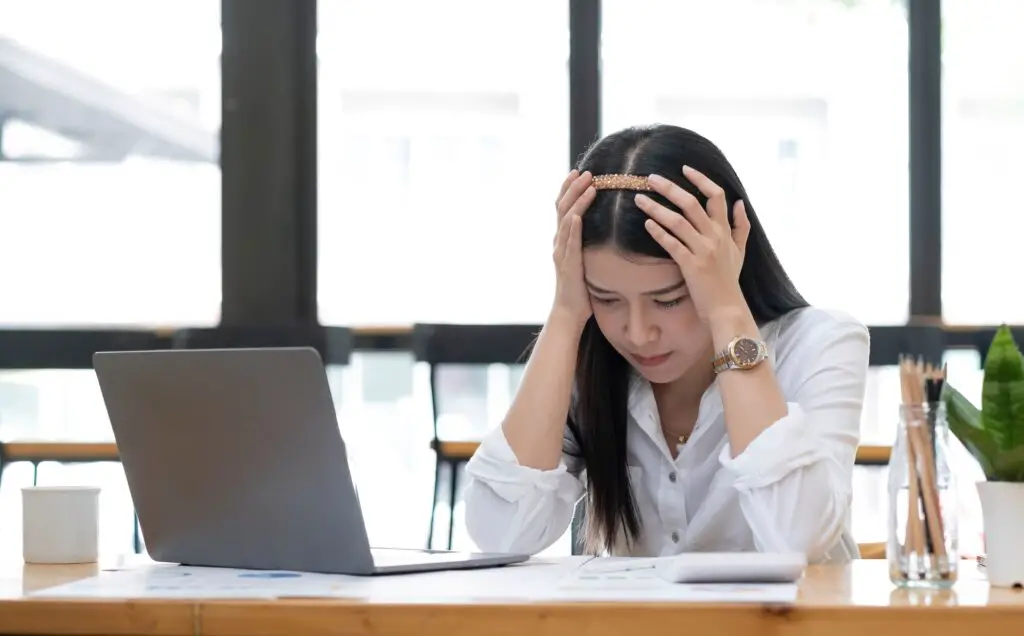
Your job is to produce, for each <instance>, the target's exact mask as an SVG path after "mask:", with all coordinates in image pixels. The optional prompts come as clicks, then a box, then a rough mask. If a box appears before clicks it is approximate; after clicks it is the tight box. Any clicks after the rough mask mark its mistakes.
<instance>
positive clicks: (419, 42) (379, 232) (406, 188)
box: [318, 0, 569, 324]
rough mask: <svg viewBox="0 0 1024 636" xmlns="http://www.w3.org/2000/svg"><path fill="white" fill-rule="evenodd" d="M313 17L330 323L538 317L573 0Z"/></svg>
mask: <svg viewBox="0 0 1024 636" xmlns="http://www.w3.org/2000/svg"><path fill="white" fill-rule="evenodd" d="M396 15H400V16H401V19H400V20H396V19H395V16H396ZM319 24H320V27H319V28H320V38H319V44H318V48H319V50H320V57H321V65H320V76H319V77H320V86H319V94H320V115H319V126H320V136H319V139H320V142H319V147H320V177H319V183H320V193H319V201H320V219H319V233H320V240H319V241H320V245H319V252H318V255H319V262H320V265H319V267H320V269H319V281H320V285H319V286H320V291H319V304H320V319H321V321H322V322H324V323H328V324H403V323H412V322H416V321H420V322H428V321H454V322H483V323H486V322H525V323H532V322H539V321H541V320H543V318H544V316H545V315H546V313H547V309H548V307H549V306H550V302H551V297H552V294H553V293H554V275H553V271H552V266H551V241H552V238H553V236H554V231H555V227H554V226H555V223H554V210H553V201H554V198H555V196H556V195H557V193H558V187H559V185H560V184H561V182H562V180H563V179H564V177H565V173H566V172H568V169H569V166H568V163H569V162H568V146H569V141H568V139H569V131H568V127H569V126H568V66H567V64H568V7H567V4H566V2H565V0H561V1H559V2H551V1H550V0H529V1H527V2H520V3H515V4H506V5H501V6H496V5H493V4H490V3H479V2H472V1H471V0H441V1H440V2H431V3H412V2H399V1H398V0H382V1H378V2H357V1H355V0H321V2H320V15H319Z"/></svg>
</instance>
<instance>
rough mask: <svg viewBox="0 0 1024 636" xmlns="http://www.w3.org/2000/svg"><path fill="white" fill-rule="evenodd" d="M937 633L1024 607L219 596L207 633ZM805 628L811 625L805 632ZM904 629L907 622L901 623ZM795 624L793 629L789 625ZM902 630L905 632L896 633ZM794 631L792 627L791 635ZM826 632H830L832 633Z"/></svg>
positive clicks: (1020, 612)
mask: <svg viewBox="0 0 1024 636" xmlns="http://www.w3.org/2000/svg"><path fill="white" fill-rule="evenodd" d="M911 619H912V620H914V621H915V626H919V627H921V628H925V629H927V630H928V631H929V633H931V634H947V633H950V634H951V633H958V632H959V633H963V630H964V628H965V627H966V626H970V627H971V629H975V630H976V629H979V628H998V629H1008V628H1010V627H1012V626H1019V625H1020V624H1022V623H1021V621H1024V606H1013V605H1007V606H993V607H918V606H900V607H885V606H876V607H849V606H843V605H832V606H830V605H799V604H794V605H790V604H782V605H764V604H717V603H716V604H711V603H663V602H643V603H608V602H572V603H565V602H522V601H514V602H510V603H508V604H498V603H495V602H485V603H481V604H453V603H445V604H410V603H372V604H369V603H360V602H358V601H355V602H353V601H352V600H345V599H339V600H323V599H309V600H298V599H296V600H290V601H286V602H278V603H272V604H266V603H262V604H261V603H247V602H239V601H223V602H215V601H211V602H208V603H204V604H203V605H202V609H201V621H202V633H203V634H204V635H210V636H242V635H246V636H249V635H252V636H278V635H280V634H303V635H307V634H308V635H310V636H317V635H319V634H325V635H326V634H339V633H340V634H373V635H374V636H385V635H391V634H394V635H398V634H423V635H425V636H447V635H449V634H463V633H485V632H487V631H488V629H491V628H493V626H495V625H500V626H501V630H500V631H501V633H509V634H516V633H529V634H531V636H545V635H551V636H568V635H569V634H587V635H588V636H606V635H607V636H621V635H622V634H623V633H642V634H649V633H650V634H653V633H661V632H665V631H668V629H667V626H669V625H675V626H679V625H686V633H687V634H690V635H695V634H705V633H707V634H721V633H742V634H776V633H780V632H779V630H780V629H786V630H789V629H793V630H794V631H793V633H818V631H817V630H828V631H829V632H830V633H836V634H853V633H855V632H854V631H853V628H854V626H856V627H857V632H856V633H861V632H862V631H863V630H864V629H866V628H868V627H870V628H872V629H877V630H879V634H890V633H892V634H903V633H905V629H906V622H905V621H907V620H911ZM797 625H799V626H801V627H803V628H804V629H805V630H806V631H804V629H798V628H796V626H797ZM901 625H902V626H901ZM783 626H785V627H783ZM894 626H896V627H898V628H899V629H898V630H895V631H894V630H893V627H894ZM787 633H789V632H788V631H787ZM822 633H824V632H822Z"/></svg>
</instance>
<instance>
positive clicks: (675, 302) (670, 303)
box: [654, 296, 686, 309]
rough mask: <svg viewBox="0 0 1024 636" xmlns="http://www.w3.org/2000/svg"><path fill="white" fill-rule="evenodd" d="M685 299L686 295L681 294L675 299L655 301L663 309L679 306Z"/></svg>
mask: <svg viewBox="0 0 1024 636" xmlns="http://www.w3.org/2000/svg"><path fill="white" fill-rule="evenodd" d="M684 300H686V296H680V297H679V298H675V299H673V300H656V301H654V302H655V303H657V304H658V306H659V307H661V308H663V309H671V308H672V307H678V306H679V304H680V303H682V302H683V301H684Z"/></svg>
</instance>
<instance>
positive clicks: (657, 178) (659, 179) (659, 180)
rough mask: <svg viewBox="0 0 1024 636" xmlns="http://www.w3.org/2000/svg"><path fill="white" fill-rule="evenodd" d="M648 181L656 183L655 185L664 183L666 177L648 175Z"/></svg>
mask: <svg viewBox="0 0 1024 636" xmlns="http://www.w3.org/2000/svg"><path fill="white" fill-rule="evenodd" d="M647 180H648V181H654V182H655V183H664V181H665V177H663V176H661V175H660V174H651V175H647Z"/></svg>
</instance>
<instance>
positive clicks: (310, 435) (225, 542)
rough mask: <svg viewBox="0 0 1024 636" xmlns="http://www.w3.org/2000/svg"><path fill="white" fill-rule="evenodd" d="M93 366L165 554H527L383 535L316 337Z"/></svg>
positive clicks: (202, 557)
mask: <svg viewBox="0 0 1024 636" xmlns="http://www.w3.org/2000/svg"><path fill="white" fill-rule="evenodd" d="M93 366H94V368H95V370H96V376H97V379H98V380H99V385H100V389H101V391H102V394H103V401H104V402H105V404H106V408H107V413H108V414H109V417H110V423H111V426H112V428H113V431H114V438H115V440H116V442H117V448H118V451H119V453H120V456H121V462H122V464H123V465H124V472H125V476H126V477H127V480H128V487H129V490H130V491H131V496H132V499H133V501H134V503H135V508H136V512H137V514H138V517H139V524H140V526H141V529H142V532H143V535H144V537H145V541H146V547H147V550H148V551H149V554H150V556H151V557H152V558H153V559H155V560H157V561H163V562H168V563H180V564H183V565H192V566H212V567H230V568H243V569H255V570H288V571H297V572H323V573H331V574H355V575H375V574H392V573H406V572H427V571H434V570H453V569H468V568H483V567H496V566H503V565H509V564H512V563H519V562H522V561H525V560H527V559H528V555H525V554H487V553H467V552H454V551H446V550H419V549H377V548H371V547H370V544H369V540H368V538H367V533H366V526H365V524H364V521H363V513H362V509H361V508H360V504H359V498H358V495H357V493H356V490H355V487H354V485H353V482H352V475H351V473H350V471H349V466H348V459H347V455H346V450H345V442H344V441H343V440H342V437H341V432H340V430H339V427H338V420H337V416H336V413H335V410H334V401H333V399H332V396H331V391H330V388H329V387H328V383H327V375H326V373H325V370H324V365H323V361H322V360H321V358H320V356H319V354H318V353H317V352H316V350H315V349H312V348H304V347H295V348H271V349H207V350H172V351H119V352H99V353H96V354H95V355H94V356H93ZM381 461H389V460H388V459H387V458H386V457H382V458H381ZM391 461H398V460H397V459H392V460H391Z"/></svg>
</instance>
